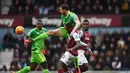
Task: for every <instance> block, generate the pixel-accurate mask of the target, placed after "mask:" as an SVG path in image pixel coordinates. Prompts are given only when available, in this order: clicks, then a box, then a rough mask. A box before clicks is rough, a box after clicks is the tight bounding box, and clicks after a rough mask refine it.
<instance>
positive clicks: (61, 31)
mask: <svg viewBox="0 0 130 73" xmlns="http://www.w3.org/2000/svg"><path fill="white" fill-rule="evenodd" d="M47 34H48V35H49V36H60V37H65V38H67V37H69V34H68V32H67V31H66V29H65V27H60V28H57V29H54V30H50V31H48V32H47Z"/></svg>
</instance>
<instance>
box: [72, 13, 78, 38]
mask: <svg viewBox="0 0 130 73" xmlns="http://www.w3.org/2000/svg"><path fill="white" fill-rule="evenodd" d="M73 21H74V22H75V23H76V25H75V27H74V28H73V30H72V32H71V33H70V36H72V34H73V33H74V32H75V30H77V29H78V28H79V27H80V25H81V23H80V21H79V19H78V16H77V15H76V14H75V15H74V16H73Z"/></svg>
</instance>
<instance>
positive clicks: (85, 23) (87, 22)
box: [81, 20, 89, 30]
mask: <svg viewBox="0 0 130 73" xmlns="http://www.w3.org/2000/svg"><path fill="white" fill-rule="evenodd" d="M88 27H89V21H88V20H84V21H83V23H82V24H81V28H83V30H88Z"/></svg>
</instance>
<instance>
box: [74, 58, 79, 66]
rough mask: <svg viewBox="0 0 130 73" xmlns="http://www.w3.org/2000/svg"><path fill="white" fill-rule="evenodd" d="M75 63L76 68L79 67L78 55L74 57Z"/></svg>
mask: <svg viewBox="0 0 130 73" xmlns="http://www.w3.org/2000/svg"><path fill="white" fill-rule="evenodd" d="M74 65H75V68H79V65H78V57H77V56H76V57H75V58H74Z"/></svg>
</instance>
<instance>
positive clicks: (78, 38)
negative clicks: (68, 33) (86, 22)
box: [70, 33, 88, 50]
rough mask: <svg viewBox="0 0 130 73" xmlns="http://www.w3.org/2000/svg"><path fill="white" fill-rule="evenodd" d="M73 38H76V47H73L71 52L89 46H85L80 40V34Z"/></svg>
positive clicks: (75, 34)
mask: <svg viewBox="0 0 130 73" xmlns="http://www.w3.org/2000/svg"><path fill="white" fill-rule="evenodd" d="M72 37H73V38H74V40H75V42H76V45H75V46H74V47H72V48H71V49H70V50H75V49H77V48H78V47H80V46H88V44H85V43H84V42H82V41H81V40H80V37H79V34H77V33H74V34H73V36H72Z"/></svg>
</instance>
